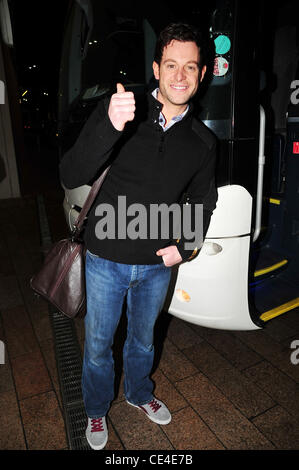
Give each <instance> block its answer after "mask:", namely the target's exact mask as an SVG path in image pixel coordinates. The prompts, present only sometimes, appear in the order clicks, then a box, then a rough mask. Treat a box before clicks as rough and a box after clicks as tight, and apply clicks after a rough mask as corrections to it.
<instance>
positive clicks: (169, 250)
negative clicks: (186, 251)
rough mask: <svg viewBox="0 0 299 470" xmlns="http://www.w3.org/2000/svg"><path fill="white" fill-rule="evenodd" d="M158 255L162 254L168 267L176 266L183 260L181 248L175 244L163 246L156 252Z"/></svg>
mask: <svg viewBox="0 0 299 470" xmlns="http://www.w3.org/2000/svg"><path fill="white" fill-rule="evenodd" d="M156 255H158V256H162V258H163V262H164V264H165V266H167V267H170V266H174V265H175V264H178V263H180V262H181V261H183V260H182V257H181V255H180V252H179V250H178V249H177V247H176V246H174V245H171V246H167V247H166V248H161V249H160V250H158V251H157V252H156Z"/></svg>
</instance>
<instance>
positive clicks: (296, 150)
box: [293, 142, 299, 153]
mask: <svg viewBox="0 0 299 470" xmlns="http://www.w3.org/2000/svg"><path fill="white" fill-rule="evenodd" d="M293 153H299V142H293Z"/></svg>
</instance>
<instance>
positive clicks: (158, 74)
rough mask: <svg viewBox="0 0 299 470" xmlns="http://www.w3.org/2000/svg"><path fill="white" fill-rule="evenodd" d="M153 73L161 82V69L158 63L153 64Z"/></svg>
mask: <svg viewBox="0 0 299 470" xmlns="http://www.w3.org/2000/svg"><path fill="white" fill-rule="evenodd" d="M153 72H154V76H155V79H156V80H159V78H160V67H159V65H158V64H157V62H155V61H154V62H153Z"/></svg>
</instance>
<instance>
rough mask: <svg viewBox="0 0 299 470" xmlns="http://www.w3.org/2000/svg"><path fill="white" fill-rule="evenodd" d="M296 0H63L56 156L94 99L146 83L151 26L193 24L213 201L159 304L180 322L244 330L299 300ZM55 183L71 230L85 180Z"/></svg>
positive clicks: (149, 83) (139, 89)
mask: <svg viewBox="0 0 299 470" xmlns="http://www.w3.org/2000/svg"><path fill="white" fill-rule="evenodd" d="M296 9H297V6H296V3H295V2H292V1H289V2H284V3H283V5H281V4H276V5H271V8H269V7H268V5H267V3H266V2H264V1H252V2H240V1H238V0H211V1H210V2H198V1H193V0H191V1H189V2H188V5H187V6H186V7H185V8H184V17H182V16H181V15H182V9H181V5H180V4H176V3H173V2H170V1H159V2H155V1H151V2H150V3H146V4H144V3H143V2H136V1H130V0H128V1H127V2H125V3H123V2H117V1H116V2H113V3H111V2H108V1H106V0H97V1H95V0H72V1H70V3H69V9H68V14H67V19H66V24H65V34H64V42H63V48H62V55H61V67H60V83H59V103H58V104H59V106H58V108H59V112H58V135H59V146H60V155H61V156H62V155H63V154H64V152H65V151H67V150H68V148H70V147H71V146H72V145H73V144H74V142H75V140H76V138H77V137H78V134H79V132H80V130H81V129H82V126H83V125H84V123H85V121H86V119H87V118H88V117H89V115H90V113H91V112H92V110H93V109H94V108H95V106H96V105H97V103H98V101H99V100H102V99H103V98H105V97H107V96H109V95H111V94H112V93H114V92H115V85H116V83H117V82H121V83H122V84H123V85H124V86H125V89H126V90H131V91H133V92H134V94H136V95H138V94H143V93H144V92H145V91H148V90H151V89H153V88H154V87H155V86H156V83H155V80H154V77H153V72H152V62H153V53H154V47H155V42H156V38H157V34H158V32H159V31H160V30H161V29H162V28H163V27H164V26H166V25H167V24H169V23H170V22H172V21H186V22H189V23H192V24H194V25H197V26H199V27H200V28H201V29H202V30H203V31H204V32H205V34H206V37H207V40H208V43H209V54H208V73H207V74H206V75H205V78H204V81H203V83H202V87H201V88H200V91H199V93H198V94H197V96H196V98H195V100H194V101H195V102H194V104H195V110H196V116H197V117H198V118H199V119H200V120H201V121H202V122H203V123H204V124H205V125H206V126H207V127H208V128H209V129H210V130H211V131H212V132H213V133H214V135H215V136H216V137H217V140H218V160H217V171H216V182H217V189H218V201H217V206H216V209H215V210H214V213H213V215H212V218H211V223H210V226H209V229H208V232H207V235H206V238H205V241H204V243H203V246H202V248H201V250H200V252H199V254H198V256H197V257H195V258H194V259H193V260H192V261H190V262H186V263H182V264H181V265H179V266H178V267H176V268H173V269H172V279H171V283H170V287H169V291H168V295H167V299H166V302H165V305H164V310H166V311H168V312H169V313H170V314H172V315H174V316H176V317H178V318H181V319H183V320H185V321H187V322H190V323H193V324H197V325H201V326H204V327H209V328H217V329H224V330H255V329H260V328H263V327H264V326H265V324H266V322H267V321H269V320H271V319H272V318H275V317H276V316H277V315H280V314H283V313H286V312H288V311H290V310H292V309H294V308H296V307H298V306H299V186H298V181H299V114H298V111H299V105H298V103H297V101H298V102H299V99H297V95H298V97H299V93H297V87H298V88H299V81H298V80H297V78H298V37H299V35H298V26H297V24H296V20H295V19H296V16H297V15H296ZM92 183H93V181H90V182H89V184H86V185H84V186H81V187H79V188H75V189H72V190H68V189H67V188H64V190H65V198H64V202H63V206H64V211H65V216H66V219H67V222H68V225H69V228H70V230H72V227H73V224H74V222H75V220H76V218H77V216H78V213H79V211H80V209H81V207H82V205H83V203H84V201H85V199H86V197H87V195H88V192H89V190H90V187H91V184H92Z"/></svg>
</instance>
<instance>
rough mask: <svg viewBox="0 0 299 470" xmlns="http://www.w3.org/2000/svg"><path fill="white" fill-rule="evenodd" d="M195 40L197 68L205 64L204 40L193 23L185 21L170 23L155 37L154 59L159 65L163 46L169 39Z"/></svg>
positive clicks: (169, 41) (168, 42) (166, 44)
mask: <svg viewBox="0 0 299 470" xmlns="http://www.w3.org/2000/svg"><path fill="white" fill-rule="evenodd" d="M173 40H176V41H181V42H188V41H191V42H195V43H196V45H197V47H198V48H199V52H200V54H199V57H200V59H199V68H200V69H201V68H202V66H203V65H205V41H204V38H203V35H202V33H201V32H200V31H199V30H198V29H197V28H196V27H195V26H193V25H189V24H186V23H171V24H169V25H168V26H166V28H164V29H163V30H162V31H161V32H160V34H159V37H158V39H157V43H156V49H155V55H154V61H155V62H157V64H158V65H160V63H161V60H162V56H163V51H164V47H166V46H168V44H170V43H171V41H173Z"/></svg>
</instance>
